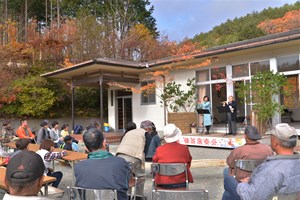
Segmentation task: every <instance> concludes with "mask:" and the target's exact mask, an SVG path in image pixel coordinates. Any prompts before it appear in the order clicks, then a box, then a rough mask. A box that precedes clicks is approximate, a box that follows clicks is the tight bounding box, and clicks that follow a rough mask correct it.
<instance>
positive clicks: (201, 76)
mask: <svg viewBox="0 0 300 200" xmlns="http://www.w3.org/2000/svg"><path fill="white" fill-rule="evenodd" d="M205 81H209V71H208V70H203V71H198V72H197V82H205Z"/></svg>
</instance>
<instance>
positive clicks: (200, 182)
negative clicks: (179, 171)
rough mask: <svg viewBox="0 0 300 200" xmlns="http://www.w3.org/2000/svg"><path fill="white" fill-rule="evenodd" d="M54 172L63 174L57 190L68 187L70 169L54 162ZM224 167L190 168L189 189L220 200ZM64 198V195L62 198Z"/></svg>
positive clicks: (198, 152) (219, 154)
mask: <svg viewBox="0 0 300 200" xmlns="http://www.w3.org/2000/svg"><path fill="white" fill-rule="evenodd" d="M116 148H117V145H111V151H112V152H114V151H115V149H116ZM190 152H191V154H192V156H193V159H195V160H196V159H197V160H198V159H225V158H226V157H227V155H228V154H229V153H230V150H228V149H215V148H201V147H190ZM55 167H56V170H61V171H62V172H63V173H64V178H63V180H62V182H61V184H60V186H59V188H61V189H63V190H65V189H66V187H67V186H68V185H71V167H70V166H62V165H60V164H59V163H57V162H56V166H55ZM223 169H224V167H209V168H207V167H206V168H192V169H191V171H192V174H193V177H194V181H195V182H194V183H193V184H190V188H191V189H199V188H204V189H207V190H208V191H209V197H210V199H211V200H214V199H216V200H217V199H221V196H222V193H223V175H222V172H223ZM145 195H146V196H147V199H151V175H150V171H149V169H147V179H146V184H145ZM63 199H67V198H66V194H65V196H64V197H63Z"/></svg>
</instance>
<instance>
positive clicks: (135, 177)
mask: <svg viewBox="0 0 300 200" xmlns="http://www.w3.org/2000/svg"><path fill="white" fill-rule="evenodd" d="M128 164H129V167H130V173H131V174H130V179H129V184H128V185H129V188H130V189H129V194H128V195H130V197H131V199H132V200H136V197H137V196H138V195H137V194H136V190H137V186H138V185H139V184H142V183H143V182H145V180H146V178H145V177H146V174H139V173H137V172H136V171H135V168H134V167H133V165H134V163H133V162H128ZM132 188H133V193H132ZM141 197H142V198H143V199H145V197H144V195H143V196H141Z"/></svg>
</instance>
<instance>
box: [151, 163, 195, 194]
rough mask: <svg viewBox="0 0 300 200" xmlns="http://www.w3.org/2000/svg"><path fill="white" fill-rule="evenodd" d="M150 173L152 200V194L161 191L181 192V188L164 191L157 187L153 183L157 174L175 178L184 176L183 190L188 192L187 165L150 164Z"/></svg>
mask: <svg viewBox="0 0 300 200" xmlns="http://www.w3.org/2000/svg"><path fill="white" fill-rule="evenodd" d="M151 173H152V199H154V193H155V192H159V191H161V190H172V191H175V190H182V188H174V189H173V188H172V189H165V188H162V187H159V186H157V184H156V182H155V176H156V175H157V174H159V175H162V176H176V175H179V174H183V173H184V174H185V188H183V189H184V190H188V188H189V181H188V173H187V164H186V163H152V164H151Z"/></svg>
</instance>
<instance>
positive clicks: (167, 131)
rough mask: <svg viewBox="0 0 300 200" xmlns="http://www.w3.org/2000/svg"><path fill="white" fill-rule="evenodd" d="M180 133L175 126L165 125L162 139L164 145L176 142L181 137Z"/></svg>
mask: <svg viewBox="0 0 300 200" xmlns="http://www.w3.org/2000/svg"><path fill="white" fill-rule="evenodd" d="M181 135H182V132H181V130H180V129H179V128H177V127H176V126H175V124H167V125H166V126H165V128H164V138H165V141H166V143H171V142H176V141H178V140H179V138H180V137H181Z"/></svg>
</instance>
